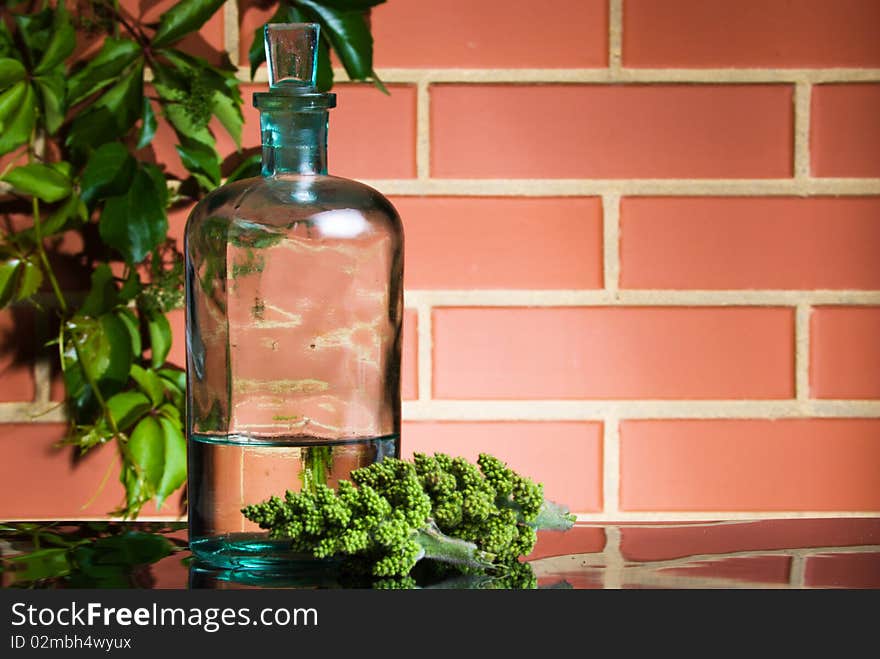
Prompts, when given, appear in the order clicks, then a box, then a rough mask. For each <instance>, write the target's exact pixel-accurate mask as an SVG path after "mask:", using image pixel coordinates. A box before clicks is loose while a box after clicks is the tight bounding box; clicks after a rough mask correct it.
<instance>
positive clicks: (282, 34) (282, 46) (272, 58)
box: [264, 23, 321, 88]
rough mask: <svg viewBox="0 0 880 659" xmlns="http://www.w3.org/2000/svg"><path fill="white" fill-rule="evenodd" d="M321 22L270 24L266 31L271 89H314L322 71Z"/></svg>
mask: <svg viewBox="0 0 880 659" xmlns="http://www.w3.org/2000/svg"><path fill="white" fill-rule="evenodd" d="M320 30H321V27H320V26H319V25H318V24H317V23H269V24H268V25H266V27H265V30H264V38H265V42H266V61H267V62H268V64H269V86H270V87H272V88H277V87H287V86H293V85H295V86H297V87H314V86H315V80H316V78H317V72H318V38H319V36H320Z"/></svg>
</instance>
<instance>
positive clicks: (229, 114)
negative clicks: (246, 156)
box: [211, 91, 244, 151]
mask: <svg viewBox="0 0 880 659" xmlns="http://www.w3.org/2000/svg"><path fill="white" fill-rule="evenodd" d="M211 112H212V113H213V114H214V116H215V117H217V119H218V120H219V121H220V123H221V124H222V126H223V128H225V129H226V132H227V133H229V135H230V136H231V137H232V139H233V141H234V142H235V146H236V148H237V149H238V150H239V151H240V150H241V128H242V126H243V125H244V115H243V114H242V112H241V98H239V99H238V102H236V99H234V98H230V97H229V96H227V95H226V94H224V93H222V92H219V91H215V92H214V97H213V100H212V103H211Z"/></svg>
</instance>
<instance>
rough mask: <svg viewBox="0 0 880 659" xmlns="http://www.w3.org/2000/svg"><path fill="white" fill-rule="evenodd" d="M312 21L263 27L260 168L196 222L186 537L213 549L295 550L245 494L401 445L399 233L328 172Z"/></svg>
mask: <svg viewBox="0 0 880 659" xmlns="http://www.w3.org/2000/svg"><path fill="white" fill-rule="evenodd" d="M318 29H319V28H318V26H317V25H312V24H274V25H268V26H267V27H266V52H267V59H268V63H269V82H270V89H269V91H268V93H258V94H255V95H254V104H255V105H256V107H257V108H259V110H260V113H261V116H260V124H261V128H262V141H263V169H262V176H261V177H258V178H254V179H248V180H244V181H238V182H235V183H231V184H228V185H225V186H223V187H221V188H219V189H217V190H215V191H214V192H212V193H211V194H209V195H208V196H207V197H205V199H203V200H202V201H201V202H200V203H199V204H198V205H197V206H196V208H195V209H194V210H193V212H192V214H191V215H190V218H189V221H188V223H187V227H186V247H185V252H186V296H187V302H186V309H187V337H186V338H187V367H188V368H187V375H188V383H187V384H188V386H187V435H188V439H189V484H188V496H189V521H190V539H191V545H192V547H193V551H194V552H195V553H196V555H198V556H200V557H201V558H202V559H203V560H206V561H209V562H212V563H214V564H217V565H225V566H238V565H245V566H259V565H264V564H271V563H277V562H278V561H284V560H288V559H289V558H290V557H289V556H287V555H286V552H285V550H284V545H283V544H282V545H279V544H277V543H271V542H268V541H267V539H266V537H265V535H263V534H261V533H259V529H257V528H256V527H255V526H253V525H252V524H251V523H250V522H248V521H247V520H245V519H244V517H243V516H242V515H241V512H240V509H241V508H242V507H243V506H244V505H247V504H251V503H256V502H259V501H261V500H263V499H265V498H266V497H268V496H270V495H272V494H281V493H283V492H284V490H285V489H291V490H295V489H299V488H300V487H302V486H304V484H305V485H307V486H308V485H314V484H316V483H320V482H322V481H323V482H326V483H327V484H328V485H333V484H335V482H336V481H337V480H338V479H340V478H345V477H347V476H348V474H349V472H350V471H351V470H352V469H354V468H356V467H358V466H362V465H365V464H369V463H370V462H373V461H374V460H377V459H381V458H382V457H383V456H386V455H397V454H398V452H399V433H400V328H401V316H402V307H403V287H402V273H403V255H402V249H403V233H402V229H401V225H400V219H399V217H398V216H397V213H396V212H395V210H394V208H393V207H392V206H391V204H390V203H389V202H388V200H387V199H385V197H383V196H382V195H381V194H379V193H378V192H376V191H375V190H373V189H372V188H369V187H367V186H365V185H362V184H360V183H356V182H354V181H349V180H345V179H341V178H336V177H333V176H328V175H327V158H326V156H327V116H328V110H329V109H330V108H332V107H333V106H334V105H335V104H336V97H335V95H334V94H330V93H322V92H319V91H317V90H316V88H315V71H316V62H317V44H318V36H319V35H318Z"/></svg>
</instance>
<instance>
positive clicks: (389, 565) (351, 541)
mask: <svg viewBox="0 0 880 659" xmlns="http://www.w3.org/2000/svg"><path fill="white" fill-rule="evenodd" d="M478 464H479V467H477V466H476V465H473V464H471V463H470V462H468V461H467V460H465V459H463V458H451V457H449V456H448V455H444V454H439V453H438V454H436V455H435V456H433V457H430V456H426V455H420V454H416V456H415V458H414V461H413V462H407V461H405V460H400V459H397V458H385V459H384V460H383V461H382V462H377V463H374V464H371V465H369V466H366V467H361V468H360V469H356V470H355V471H353V472H351V481H352V482H349V481H345V480H343V481H340V482H339V485H338V487H337V489H336V490H335V491H334V490H332V489H331V488H329V487H327V486H326V485H317V484H316V485H314V486H313V487H312V488H311V489H310V490H306V489H305V488H304V489H303V491H301V492H291V491H288V492H287V493H286V494H285V497H284V499H283V500H282V499H280V498H278V497H272V498H270V499H269V500H267V501H265V502H263V503H259V504H254V505H251V506H247V507H245V508H244V509H243V510H242V513H243V514H244V516H245V517H246V518H247V519H249V520H251V521H252V522H256V523H257V524H259V525H260V527H261V528H263V529H267V530H268V531H269V537H270V538H273V539H289V541H290V543H291V548H292V549H293V550H294V551H301V552H306V553H309V554H311V555H313V556H314V557H315V558H330V557H339V558H343V559H344V558H347V557H352V558H353V559H354V561H355V562H356V564H358V565H364V566H366V567H367V568H368V569H369V571H370V573H371V574H372V575H373V576H375V577H380V578H391V579H394V580H395V581H394V582H390V585H400V584H399V583H398V581H397V580H398V579H400V578H403V579H404V582H402V583H403V585H407V583H408V582H407V581H406V580H407V579H409V578H411V576H412V575H411V570H412V569H413V567H414V566H415V565H416V564H417V563H418V562H419V561H420V560H421V559H423V558H428V559H434V560H436V561H441V562H444V563H449V564H451V565H456V566H460V567H461V568H463V569H464V570H465V571H466V572H470V573H472V572H474V571H477V572H485V573H488V574H490V575H495V574H498V575H506V576H508V577H509V578H510V579H511V581H512V582H517V581H520V580H522V579H523V578H524V577H525V576H526V575H524V573H522V572H521V571H520V568H519V567H518V566H519V563H518V561H519V559H520V558H521V557H523V556H525V555H527V554H529V553H530V552H531V551H532V548H533V547H534V544H535V540H536V537H537V536H536V529H539V528H545V529H568V528H570V527H571V525H572V524H573V522H574V517H573V516H572V515H571V514H569V513H568V511H567V510H565V509H564V508H562V507H561V506H558V505H557V504H554V503H552V502H549V501H545V500H544V494H543V488H542V487H541V486H540V485H538V484H536V483H534V482H533V481H531V480H530V479H528V478H526V477H523V476H521V475H519V474H517V473H516V472H514V471H513V470H512V469H510V468H509V467H508V466H507V465H505V464H504V463H503V462H501V461H500V460H498V459H497V458H494V457H492V456H490V455H487V454H482V455H480V457H479V460H478Z"/></svg>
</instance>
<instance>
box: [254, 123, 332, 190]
mask: <svg viewBox="0 0 880 659" xmlns="http://www.w3.org/2000/svg"><path fill="white" fill-rule="evenodd" d="M327 118H328V112H327V110H325V109H318V110H309V111H298V112H297V111H289V110H286V111H281V110H274V109H273V110H269V109H266V110H263V111H262V112H261V113H260V129H261V133H262V139H263V171H262V174H263V176H266V177H269V176H276V175H278V174H298V175H301V176H314V175H318V174H326V173H327Z"/></svg>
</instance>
